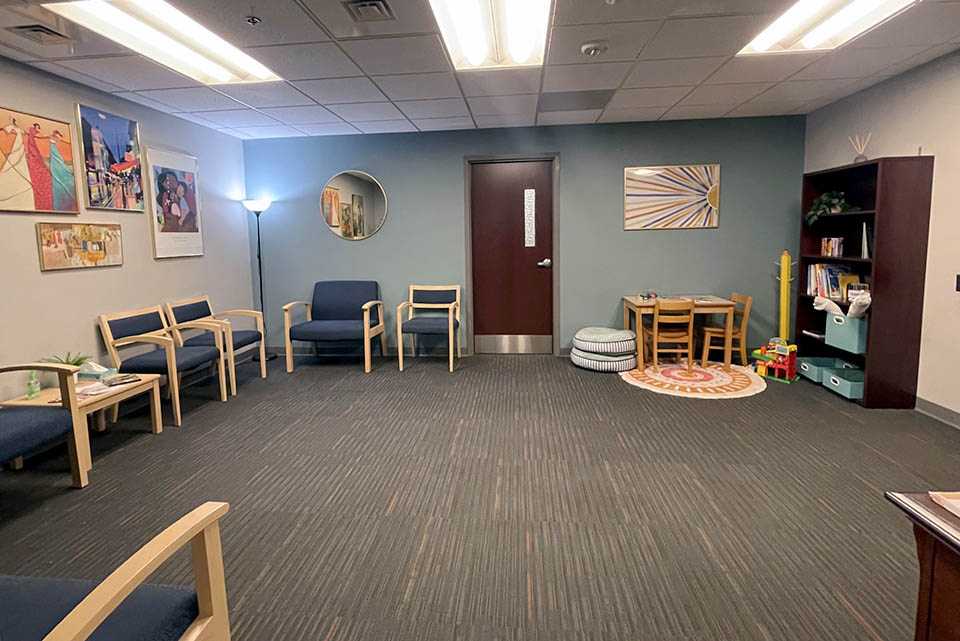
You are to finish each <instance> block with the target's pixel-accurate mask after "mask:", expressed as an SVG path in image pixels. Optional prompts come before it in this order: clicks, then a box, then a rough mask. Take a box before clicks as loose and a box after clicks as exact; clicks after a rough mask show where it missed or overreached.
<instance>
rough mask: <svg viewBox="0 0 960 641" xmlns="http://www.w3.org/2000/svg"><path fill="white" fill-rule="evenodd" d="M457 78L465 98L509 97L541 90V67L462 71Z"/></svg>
mask: <svg viewBox="0 0 960 641" xmlns="http://www.w3.org/2000/svg"><path fill="white" fill-rule="evenodd" d="M457 78H458V79H459V80H460V85H461V86H462V87H463V95H465V96H507V95H511V94H522V93H537V92H538V91H539V90H540V68H539V67H536V68H535V67H530V68H525V69H488V70H474V71H461V72H459V73H457Z"/></svg>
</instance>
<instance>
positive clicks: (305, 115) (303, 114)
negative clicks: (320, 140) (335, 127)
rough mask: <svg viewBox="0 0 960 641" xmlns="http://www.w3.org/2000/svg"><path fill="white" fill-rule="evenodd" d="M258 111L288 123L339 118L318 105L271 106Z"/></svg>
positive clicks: (308, 122) (301, 123) (336, 119)
mask: <svg viewBox="0 0 960 641" xmlns="http://www.w3.org/2000/svg"><path fill="white" fill-rule="evenodd" d="M260 111H262V112H263V113H265V114H267V115H268V116H270V117H271V118H276V119H277V120H279V121H281V122H285V123H287V124H288V125H307V124H318V123H325V122H340V118H338V117H337V116H335V115H334V114H332V113H330V112H329V111H328V110H327V109H324V108H323V107H321V106H319V105H312V106H309V107H271V108H269V109H261V110H260Z"/></svg>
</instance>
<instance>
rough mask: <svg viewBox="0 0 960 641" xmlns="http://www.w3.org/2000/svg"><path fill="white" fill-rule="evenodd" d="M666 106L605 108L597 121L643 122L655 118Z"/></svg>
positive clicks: (660, 114) (663, 111)
mask: <svg viewBox="0 0 960 641" xmlns="http://www.w3.org/2000/svg"><path fill="white" fill-rule="evenodd" d="M667 109H668V107H639V108H637V109H607V110H606V111H604V112H603V115H601V116H600V119H599V120H598V121H597V122H645V121H650V120H656V119H657V118H659V117H660V116H662V115H663V114H664V113H666V111H667Z"/></svg>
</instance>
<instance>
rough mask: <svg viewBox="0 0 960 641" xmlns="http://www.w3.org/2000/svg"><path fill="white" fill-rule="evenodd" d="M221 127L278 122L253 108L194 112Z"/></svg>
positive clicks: (251, 125) (275, 123)
mask: <svg viewBox="0 0 960 641" xmlns="http://www.w3.org/2000/svg"><path fill="white" fill-rule="evenodd" d="M194 115H195V116H200V117H201V118H204V119H206V120H210V121H212V122H214V123H216V124H218V125H221V126H223V127H253V126H256V125H277V124H280V123H278V122H277V121H276V120H274V119H273V118H271V117H269V116H266V115H264V114H262V113H260V112H259V111H254V110H253V109H230V110H227V111H203V112H200V113H195V114H194Z"/></svg>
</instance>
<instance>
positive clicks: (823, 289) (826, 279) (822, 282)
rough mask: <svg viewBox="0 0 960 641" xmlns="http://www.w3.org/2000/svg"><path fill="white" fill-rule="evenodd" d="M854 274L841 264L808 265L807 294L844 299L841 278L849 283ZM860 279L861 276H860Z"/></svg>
mask: <svg viewBox="0 0 960 641" xmlns="http://www.w3.org/2000/svg"><path fill="white" fill-rule="evenodd" d="M851 275H852V274H851V273H850V271H849V270H848V269H846V268H845V267H841V266H840V265H828V264H824V263H816V264H814V265H808V266H807V295H808V296H823V297H824V298H830V299H832V300H838V301H842V300H843V298H844V296H843V292H844V288H843V286H842V285H841V281H840V278H841V276H843V277H844V281H845V282H847V283H849V280H848V278H849V276H851ZM858 280H859V278H858Z"/></svg>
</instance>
